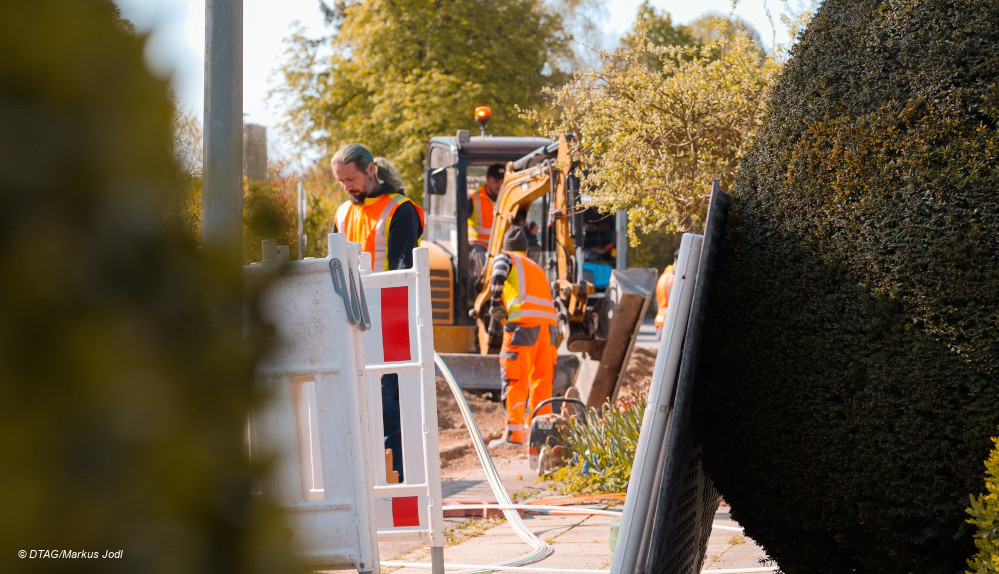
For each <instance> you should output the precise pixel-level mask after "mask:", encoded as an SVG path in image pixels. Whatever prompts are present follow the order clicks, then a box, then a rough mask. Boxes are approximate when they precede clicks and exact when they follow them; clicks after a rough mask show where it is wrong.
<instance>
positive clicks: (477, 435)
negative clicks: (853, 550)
mask: <svg viewBox="0 0 999 574" xmlns="http://www.w3.org/2000/svg"><path fill="white" fill-rule="evenodd" d="M434 363H435V364H436V365H437V366H438V367H439V368H440V370H441V373H443V374H444V379H445V380H446V381H447V383H448V386H449V387H450V388H451V392H452V394H454V397H455V400H456V401H457V403H458V408H459V410H460V411H461V416H462V418H463V419H464V421H465V426H466V427H467V428H468V433H469V435H471V437H472V446H474V447H475V453H476V454H477V455H478V457H479V462H480V463H481V464H482V468H483V470H484V471H485V474H486V481H487V482H488V483H489V487H490V489H491V490H492V491H493V495H494V496H495V497H496V500H497V501H499V503H498V504H455V505H447V506H446V507H445V508H450V509H454V510H463V509H480V508H498V509H502V510H503V516H505V517H506V519H507V521H508V522H509V523H510V525H511V526H512V527H513V529H514V530H515V531H516V532H517V535H518V536H519V537H520V538H521V540H523V541H524V542H526V543H527V544H528V545H530V546H531V548H532V549H533V550H534V551H533V552H530V553H528V554H525V555H523V556H521V557H519V558H517V559H515V560H511V561H508V562H507V563H504V564H461V563H445V564H444V569H445V570H447V569H452V570H453V569H473V571H476V572H500V571H502V572H536V573H549V572H552V573H562V574H609V573H610V570H587V569H566V568H541V567H527V566H514V565H512V564H513V563H516V562H522V563H525V564H530V563H532V562H536V561H538V560H542V559H544V558H547V557H548V556H551V555H552V554H554V552H555V549H554V548H552V546H551V545H550V544H548V543H546V542H543V541H542V540H541V539H539V538H538V537H537V536H536V535H535V534H534V533H533V532H531V530H530V529H528V528H527V525H526V524H524V521H523V520H522V519H521V517H520V515H519V514H517V513H516V512H514V510H515V509H524V510H539V511H544V512H550V513H558V514H584V513H585V514H594V515H602V516H615V517H617V516H621V514H622V513H621V512H617V511H613V510H602V509H595V508H585V507H579V506H543V505H531V504H514V503H513V501H512V500H510V495H509V494H508V493H507V492H506V489H505V488H504V487H503V483H502V482H501V481H500V478H499V473H497V472H496V466H495V465H494V464H493V461H492V458H491V457H490V456H489V452H488V451H487V450H486V447H485V444H484V442H483V440H482V433H481V432H479V427H478V425H477V424H476V422H475V418H474V417H473V416H472V412H471V409H470V408H469V407H468V403H467V402H466V401H465V397H464V395H463V394H462V393H461V388H460V387H459V386H458V383H457V382H456V381H455V380H454V375H453V374H451V370H450V369H448V367H447V365H446V364H445V363H444V360H443V359H442V358H441V356H440V354H438V353H437V352H436V351H434ZM711 527H712V528H715V529H718V530H730V531H734V532H743V529H742V528H739V527H735V526H723V525H720V524H712V525H711ZM381 564H382V565H383V566H398V567H410V568H424V569H430V568H432V565H431V564H430V563H429V562H401V561H394V560H392V561H384V562H381ZM777 569H778V568H777V567H776V566H774V567H763V568H736V569H724V570H701V574H748V573H755V572H775V571H777Z"/></svg>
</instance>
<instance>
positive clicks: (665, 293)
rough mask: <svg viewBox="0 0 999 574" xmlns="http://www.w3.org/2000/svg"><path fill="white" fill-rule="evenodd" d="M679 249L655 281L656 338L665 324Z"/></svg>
mask: <svg viewBox="0 0 999 574" xmlns="http://www.w3.org/2000/svg"><path fill="white" fill-rule="evenodd" d="M679 253H680V251H679V250H676V251H674V252H673V263H672V264H670V265H667V266H666V269H663V274H662V275H660V276H659V280H658V281H656V320H655V324H656V340H657V341H658V340H660V339H662V337H663V326H664V325H665V324H666V310H667V308H669V293H670V291H672V290H673V272H674V270H675V267H676V258H677V255H678V254H679Z"/></svg>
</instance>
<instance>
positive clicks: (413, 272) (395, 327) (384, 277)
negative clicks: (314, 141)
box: [361, 248, 444, 573]
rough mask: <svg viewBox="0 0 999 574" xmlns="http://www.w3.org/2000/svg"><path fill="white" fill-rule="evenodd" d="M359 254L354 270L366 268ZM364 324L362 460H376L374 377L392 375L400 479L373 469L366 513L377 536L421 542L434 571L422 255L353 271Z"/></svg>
mask: <svg viewBox="0 0 999 574" xmlns="http://www.w3.org/2000/svg"><path fill="white" fill-rule="evenodd" d="M369 258H370V255H368V254H362V256H361V269H362V270H366V269H370V268H371V265H370V262H369ZM361 278H362V283H363V285H364V296H365V299H366V301H367V303H368V310H369V313H370V324H371V328H370V329H369V330H368V331H365V333H364V358H365V365H364V371H365V375H366V378H367V387H368V408H369V411H368V415H369V416H368V426H369V429H370V434H371V437H372V438H373V440H372V444H371V450H370V453H371V454H370V458H371V459H372V460H373V461H374V466H375V467H376V468H378V467H379V464H380V463H381V464H382V467H384V463H383V462H382V461H384V460H385V447H384V445H383V444H382V443H381V442H380V441H378V440H377V438H378V437H381V436H383V435H384V430H383V425H382V416H383V415H382V405H381V402H382V401H381V399H382V393H381V380H382V377H383V376H384V375H386V374H396V375H397V376H398V384H399V406H400V409H399V411H400V412H399V418H400V423H401V428H402V482H400V483H397V484H390V483H389V482H388V480H387V477H386V474H387V473H386V472H384V471H381V472H379V471H377V470H376V473H375V488H374V510H375V525H376V527H377V531H378V539H379V540H423V541H426V542H429V544H430V550H431V561H432V563H433V564H434V569H435V572H441V573H443V571H444V566H443V562H444V514H443V508H442V504H441V474H440V472H441V464H440V450H439V448H438V443H437V439H438V430H437V429H438V427H437V390H436V376H435V372H434V348H433V320H432V319H433V318H432V315H431V313H432V311H431V305H430V255H429V252H428V251H427V249H425V248H417V249H414V250H413V268H412V269H404V270H397V271H384V272H379V273H370V272H365V271H362V272H361Z"/></svg>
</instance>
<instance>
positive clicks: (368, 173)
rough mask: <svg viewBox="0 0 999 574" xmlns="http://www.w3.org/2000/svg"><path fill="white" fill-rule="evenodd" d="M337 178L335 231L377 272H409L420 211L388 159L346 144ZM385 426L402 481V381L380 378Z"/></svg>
mask: <svg viewBox="0 0 999 574" xmlns="http://www.w3.org/2000/svg"><path fill="white" fill-rule="evenodd" d="M330 165H331V167H332V168H333V175H334V176H335V177H336V179H337V181H339V182H340V185H341V186H342V187H343V189H344V191H346V192H347V193H348V194H349V195H350V200H349V201H346V202H344V203H343V205H341V206H340V207H339V208H338V209H337V210H336V221H335V222H334V227H333V231H334V232H337V231H340V232H343V233H345V234H346V235H347V241H353V242H354V243H360V244H361V248H362V249H363V250H364V251H366V252H368V253H370V254H371V261H372V267H373V270H374V271H391V270H395V269H409V268H411V267H412V266H413V249H414V248H415V247H416V246H417V245H419V241H420V236H421V235H422V234H423V215H422V210H420V208H419V207H418V206H417V205H416V204H415V203H413V202H412V201H411V200H410V199H408V198H406V197H405V196H403V195H402V193H401V191H402V180H401V179H400V178H399V174H398V171H396V169H395V166H393V165H392V164H391V162H389V161H388V160H386V159H385V158H373V157H372V156H371V152H370V151H368V148H366V147H364V146H363V145H360V144H347V145H345V146H343V147H341V148H340V149H339V150H337V152H336V153H335V154H334V155H333V160H332V161H331V162H330ZM381 386H382V424H383V426H384V430H385V448H386V449H391V451H392V469H393V470H394V471H395V472H397V473H398V476H399V480H400V481H402V480H403V478H404V477H403V471H402V468H403V465H402V462H403V461H402V427H401V425H400V421H399V376H398V375H397V374H395V373H389V374H385V375H382V380H381Z"/></svg>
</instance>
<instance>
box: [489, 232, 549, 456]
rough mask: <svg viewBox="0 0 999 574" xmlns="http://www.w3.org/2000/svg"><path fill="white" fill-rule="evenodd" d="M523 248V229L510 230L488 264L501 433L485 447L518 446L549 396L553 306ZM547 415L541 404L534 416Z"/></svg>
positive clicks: (538, 271)
mask: <svg viewBox="0 0 999 574" xmlns="http://www.w3.org/2000/svg"><path fill="white" fill-rule="evenodd" d="M527 247H528V244H527V234H526V233H525V232H524V228H523V227H522V226H520V225H513V226H511V227H510V229H509V230H508V231H507V232H506V235H504V237H503V251H502V252H500V253H499V254H497V255H496V257H495V258H494V259H493V267H492V275H491V280H490V285H491V297H490V301H491V303H490V311H489V315H490V330H491V331H493V332H496V331H498V329H499V328H502V330H503V344H502V346H501V347H500V354H499V361H500V373H501V376H502V377H503V391H502V397H503V401H504V403H505V405H506V431H505V432H504V435H503V436H502V437H501V438H498V439H496V440H493V441H491V442H490V443H489V446H490V447H497V446H502V445H505V444H516V445H523V444H524V442H525V439H526V434H527V432H526V431H527V428H528V426H529V425H530V424H531V421H530V420H528V419H529V417H530V415H531V412H532V411H533V410H534V408H535V406H537V404H538V403H540V402H541V401H543V400H545V399H549V398H551V396H552V382H553V379H554V376H555V362H556V360H557V358H558V351H557V349H556V344H557V343H558V327H557V316H556V314H555V304H554V303H553V302H552V295H551V290H550V289H549V286H548V278H547V277H546V276H545V272H544V270H543V269H542V268H541V267H540V266H539V265H538V264H537V263H535V262H534V261H532V260H531V259H530V258H528V257H527V254H526V251H527ZM504 320H505V324H504V323H503V322H504ZM550 412H551V407H550V406H548V405H545V406H544V407H542V408H541V410H540V411H539V413H538V414H539V415H541V414H548V413H550Z"/></svg>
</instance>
